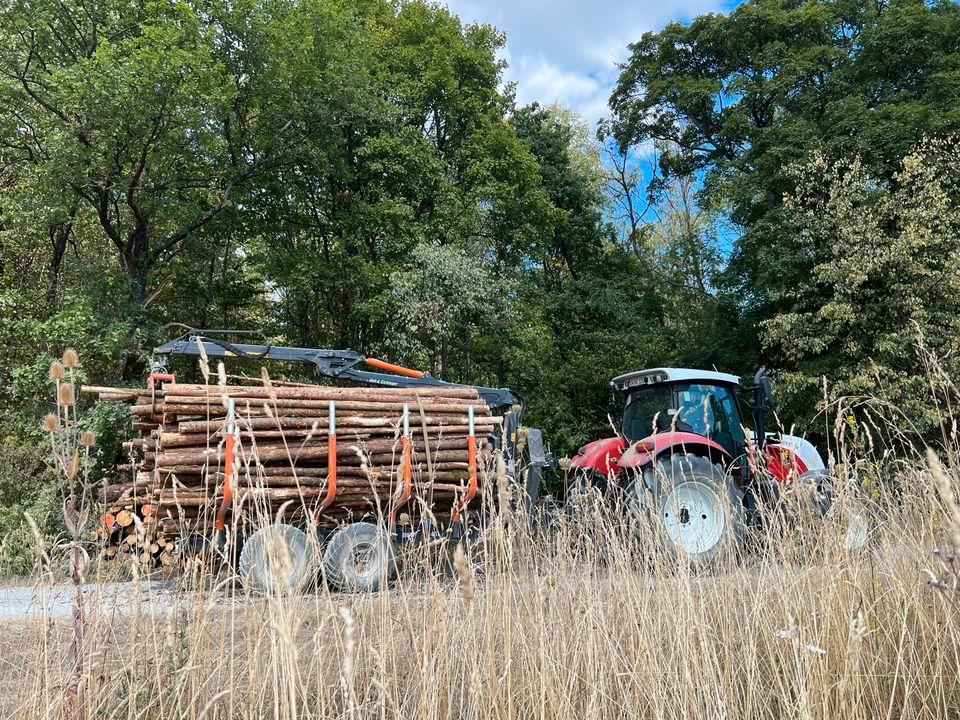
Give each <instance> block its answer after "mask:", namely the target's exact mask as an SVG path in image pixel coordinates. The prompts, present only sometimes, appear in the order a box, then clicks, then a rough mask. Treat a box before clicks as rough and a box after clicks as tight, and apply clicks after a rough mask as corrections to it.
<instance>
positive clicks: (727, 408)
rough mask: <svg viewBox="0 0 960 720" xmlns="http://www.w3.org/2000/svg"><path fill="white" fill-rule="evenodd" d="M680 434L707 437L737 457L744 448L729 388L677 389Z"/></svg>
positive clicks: (693, 385) (693, 386) (696, 386)
mask: <svg viewBox="0 0 960 720" xmlns="http://www.w3.org/2000/svg"><path fill="white" fill-rule="evenodd" d="M676 393H677V397H676V417H677V420H676V427H677V430H685V431H687V432H695V433H697V434H698V435H704V436H705V437H708V438H710V439H711V440H713V441H714V442H716V443H719V444H720V445H722V446H723V447H724V448H726V449H727V450H728V451H729V452H730V454H731V455H738V454H739V453H740V447H742V445H743V442H744V438H743V428H742V427H741V425H740V412H739V408H738V406H737V398H736V397H735V396H734V394H733V391H732V390H731V389H729V388H726V387H723V386H719V385H701V384H697V383H690V384H679V385H677V387H676Z"/></svg>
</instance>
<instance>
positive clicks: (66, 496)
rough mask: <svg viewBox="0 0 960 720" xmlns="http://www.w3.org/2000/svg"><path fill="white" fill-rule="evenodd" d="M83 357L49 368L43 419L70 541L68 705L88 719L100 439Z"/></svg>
mask: <svg viewBox="0 0 960 720" xmlns="http://www.w3.org/2000/svg"><path fill="white" fill-rule="evenodd" d="M78 367H79V357H78V356H77V352H76V351H75V350H73V349H69V348H68V349H67V350H66V351H65V352H64V353H63V357H62V359H60V360H55V361H54V362H52V363H51V364H50V381H51V382H52V383H53V384H54V387H55V391H54V395H55V401H56V410H55V412H51V413H49V414H48V415H47V416H46V417H45V418H44V420H43V428H44V430H46V432H47V434H48V435H49V438H50V453H51V458H52V461H53V472H54V476H55V478H56V482H57V485H58V487H59V490H60V496H61V503H62V509H63V521H64V527H65V528H66V531H67V533H66V537H65V539H64V540H62V541H61V542H60V548H58V549H64V548H65V549H66V550H67V556H68V558H69V567H70V582H71V584H72V585H73V588H74V599H73V608H72V613H71V616H72V624H71V632H72V636H71V640H70V651H69V652H70V660H71V662H72V676H73V677H72V682H71V684H70V686H69V687H67V688H66V701H67V706H68V707H69V708H70V709H71V710H72V713H71V714H72V715H73V716H74V717H76V718H83V717H84V716H85V712H84V708H85V706H86V704H85V702H84V682H83V679H84V653H85V639H86V638H85V635H86V618H85V607H84V596H83V585H84V583H85V582H86V577H87V570H88V568H89V567H90V556H89V554H88V553H87V551H86V549H85V548H84V546H83V545H84V536H85V535H84V531H85V528H86V527H87V524H88V520H89V516H90V512H91V508H92V507H93V500H94V498H93V496H92V488H91V482H90V452H91V449H92V448H93V446H94V444H95V442H96V438H95V437H94V433H93V431H92V430H89V429H84V428H83V427H82V425H81V423H80V420H79V417H78V414H77V390H78V387H77V368H78Z"/></svg>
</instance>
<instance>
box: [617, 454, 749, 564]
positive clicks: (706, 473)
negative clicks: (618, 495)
mask: <svg viewBox="0 0 960 720" xmlns="http://www.w3.org/2000/svg"><path fill="white" fill-rule="evenodd" d="M643 480H644V484H645V485H646V487H647V490H648V491H649V493H650V495H649V502H648V503H646V505H645V508H646V510H647V512H648V513H649V518H650V524H651V526H652V527H651V531H652V535H653V540H654V542H655V543H656V544H657V546H658V547H660V548H662V549H663V550H664V552H665V553H666V554H667V556H668V557H669V558H672V559H674V560H676V561H679V562H686V563H687V564H688V565H689V567H690V568H691V569H694V570H708V569H711V568H714V567H716V566H717V565H719V564H720V563H722V562H724V561H727V560H731V559H733V558H734V557H736V555H737V554H738V553H739V552H740V550H741V548H742V546H743V535H744V527H745V513H744V507H743V491H742V490H740V488H738V487H737V485H736V483H735V482H734V480H733V478H732V477H731V476H730V475H729V474H727V473H726V472H725V471H724V469H723V467H722V466H720V465H718V464H714V463H712V462H711V461H710V460H709V459H707V458H705V457H700V456H698V455H688V454H685V453H678V454H674V455H671V456H669V457H666V458H663V459H661V460H659V461H658V462H657V463H656V464H655V465H653V466H651V467H649V468H647V469H646V470H645V471H644V476H643ZM638 490H639V488H637V489H636V490H635V493H634V494H636V492H637V491H638ZM635 507H637V509H638V510H639V509H640V507H644V506H643V505H641V504H640V503H639V498H638V500H637V505H636V506H635ZM635 516H636V513H635Z"/></svg>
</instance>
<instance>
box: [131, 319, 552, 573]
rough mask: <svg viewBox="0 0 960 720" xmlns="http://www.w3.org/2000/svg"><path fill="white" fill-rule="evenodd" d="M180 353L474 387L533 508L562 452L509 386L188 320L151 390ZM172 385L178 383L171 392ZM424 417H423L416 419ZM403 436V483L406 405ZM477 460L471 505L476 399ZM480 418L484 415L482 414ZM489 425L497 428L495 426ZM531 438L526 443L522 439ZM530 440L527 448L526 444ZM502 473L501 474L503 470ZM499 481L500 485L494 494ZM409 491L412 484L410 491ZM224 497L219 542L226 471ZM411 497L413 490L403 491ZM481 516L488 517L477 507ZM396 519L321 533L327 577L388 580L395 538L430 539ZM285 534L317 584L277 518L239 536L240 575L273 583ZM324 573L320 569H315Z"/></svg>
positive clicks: (333, 374)
mask: <svg viewBox="0 0 960 720" xmlns="http://www.w3.org/2000/svg"><path fill="white" fill-rule="evenodd" d="M174 356H187V357H196V358H200V357H206V358H208V359H225V358H236V359H239V360H251V361H280V362H291V363H301V364H306V365H308V366H311V367H312V368H313V370H314V372H315V374H316V375H317V376H318V377H322V378H328V379H331V380H335V381H337V382H338V383H349V384H353V385H366V386H374V387H379V388H390V389H405V390H412V391H417V390H420V391H421V392H422V394H424V395H429V394H430V393H431V392H433V391H436V392H456V391H457V390H458V389H463V390H470V391H475V392H476V395H477V396H479V398H480V399H481V400H482V401H484V402H485V403H486V406H487V407H489V408H490V410H493V411H499V412H500V413H502V415H501V421H500V425H499V430H498V431H497V432H495V433H493V434H492V435H491V436H490V438H489V440H490V442H491V443H492V446H493V448H492V449H493V450H494V451H496V452H498V453H499V454H500V455H501V456H502V458H503V463H504V466H505V476H506V480H507V482H509V483H511V485H513V487H514V488H516V489H518V490H519V491H520V492H519V493H517V492H516V491H513V492H511V495H512V496H514V497H516V496H517V495H518V494H519V496H520V500H519V502H521V503H522V504H523V505H524V507H525V509H526V510H527V511H532V510H533V508H534V506H535V504H536V502H537V498H538V493H539V487H540V482H541V478H542V477H543V474H544V472H545V471H546V470H547V469H548V468H550V467H552V466H553V464H554V463H553V458H552V456H551V455H550V453H549V451H548V450H547V449H546V447H545V445H544V442H543V437H542V434H541V432H540V430H539V429H537V428H526V427H523V428H522V432H521V427H522V422H523V416H524V411H525V408H526V402H525V400H524V398H523V396H522V395H521V394H520V393H518V392H516V391H515V390H512V389H510V388H495V387H486V386H479V385H462V384H457V383H450V382H447V381H444V380H441V379H439V378H435V377H433V376H432V375H430V374H429V373H425V372H422V371H419V370H413V369H410V368H406V367H403V366H400V365H396V364H393V363H389V362H385V361H383V360H378V359H376V358H370V357H365V356H364V355H362V354H360V353H358V352H356V351H354V350H349V349H348V350H330V349H320V348H300V347H288V346H282V345H274V344H271V343H270V342H269V341H268V339H267V338H266V336H264V335H263V334H261V333H258V332H254V331H245V330H232V329H194V328H186V329H185V331H184V332H183V334H181V335H180V336H179V337H176V338H174V339H172V340H170V341H168V342H165V343H163V344H162V345H160V346H158V347H156V348H155V349H154V351H153V358H152V362H151V368H150V375H149V376H148V378H147V386H148V388H154V389H159V388H162V387H163V386H164V385H165V384H168V387H169V384H175V382H176V380H175V376H174V375H173V374H172V373H171V358H172V357H174ZM171 392H172V390H171ZM413 419H414V421H416V418H415V417H414V418H413ZM402 422H403V435H402V438H401V439H402V440H403V442H404V446H403V451H402V460H401V464H402V465H403V468H402V473H403V478H404V484H405V485H407V486H409V480H410V468H409V464H410V448H409V438H410V436H411V433H410V427H409V425H410V418H409V417H408V415H407V410H406V407H404V415H403V421H402ZM469 422H470V432H469V435H468V436H467V441H468V443H469V458H470V460H469V463H470V465H471V468H470V471H471V473H472V475H471V478H470V490H468V492H467V497H466V498H465V499H464V500H463V501H462V507H463V508H465V507H466V503H467V502H468V501H469V498H470V497H471V496H472V493H474V492H475V489H476V483H477V481H476V474H477V467H476V464H477V461H476V456H477V449H476V445H475V443H476V440H474V432H473V423H474V418H473V407H472V406H471V407H470V415H469ZM478 422H479V420H478ZM234 423H235V421H234V407H233V400H231V401H230V408H229V412H228V413H227V419H226V432H225V433H224V440H225V452H226V458H225V461H224V467H227V468H230V467H233V457H232V454H233V447H234V446H233V442H234V438H235V436H236V433H237V431H236V429H235V427H234ZM335 424H336V420H335V417H334V403H331V404H330V418H329V425H328V427H329V429H330V442H331V446H330V450H329V455H328V458H329V463H330V464H329V468H328V473H327V477H326V485H327V497H326V498H325V499H324V500H323V501H322V502H321V503H320V505H319V506H318V508H317V511H316V512H317V516H316V519H317V520H319V519H320V517H321V513H322V512H323V511H324V510H325V509H326V507H327V506H328V505H330V503H331V502H332V501H333V499H334V493H335V492H336V477H337V451H336V446H335V442H336V440H335V433H334V430H333V428H334V427H335V426H336V425H335ZM488 431H489V428H488ZM521 436H522V438H523V440H522V443H521V440H520V438H521ZM521 448H522V450H521ZM501 479H502V478H501ZM498 490H499V488H498V487H496V485H495V484H494V486H493V488H492V493H493V494H494V495H495V494H496V493H497V492H498ZM407 494H408V495H409V490H407ZM224 496H225V497H224V500H223V502H222V503H221V505H220V508H219V509H218V511H217V514H216V521H215V529H216V532H217V537H216V539H217V542H218V543H219V544H220V545H221V546H222V545H223V542H224V538H225V533H224V530H225V526H226V512H227V508H228V505H229V502H230V482H229V477H228V478H227V483H226V488H225V492H224ZM402 499H404V500H405V499H406V498H402ZM459 507H460V506H457V505H454V508H453V511H452V513H451V517H450V522H449V524H448V526H447V528H446V531H447V532H448V533H449V535H450V537H451V538H452V539H454V540H458V539H459V538H460V537H461V536H462V535H463V534H464V533H465V532H470V531H471V530H472V529H475V528H468V527H466V525H465V523H464V522H463V518H462V517H461V513H460V512H458V509H459ZM474 517H477V518H479V519H481V520H482V517H480V516H478V515H476V514H475V515H474ZM386 524H387V527H386V528H384V527H378V525H377V524H375V523H371V522H352V523H346V524H342V525H341V526H339V527H337V528H335V529H332V530H331V529H330V528H326V529H325V530H323V531H321V532H322V533H323V534H324V537H323V540H324V541H325V549H324V560H323V564H324V568H325V571H326V575H327V579H328V580H329V581H332V582H333V584H334V585H336V586H338V587H340V588H343V589H355V590H356V589H360V590H363V589H366V590H370V589H374V588H375V587H377V586H379V584H380V582H381V581H383V580H389V579H390V576H391V575H392V573H393V570H394V565H393V544H394V543H396V542H399V541H403V540H409V539H418V538H422V535H423V528H422V527H421V528H420V529H419V530H418V531H413V530H411V529H410V528H404V529H401V528H400V526H399V524H398V523H397V517H396V511H393V512H392V513H391V515H390V516H389V518H387V523H386ZM440 530H441V528H436V527H434V528H430V529H429V530H428V532H430V533H433V534H436V533H438V532H439V531H440ZM277 542H281V543H282V544H283V545H284V546H286V547H287V549H288V550H289V551H290V555H291V557H292V558H293V559H294V562H293V567H292V570H291V575H290V577H291V580H290V582H291V584H294V585H301V584H304V583H306V582H308V576H309V575H310V574H311V568H312V566H311V563H310V562H309V561H308V555H309V553H310V548H309V543H308V542H307V538H306V535H304V533H303V532H302V530H300V529H299V528H297V527H294V526H292V525H285V524H281V525H270V526H268V527H264V528H262V529H261V530H258V531H257V532H255V533H253V534H252V535H250V536H249V537H246V538H238V544H241V543H242V547H241V552H240V553H239V570H240V575H241V577H243V578H244V579H245V581H247V582H249V583H250V584H252V585H253V586H254V587H257V588H259V589H267V588H269V586H270V585H271V584H272V582H273V581H274V579H273V578H272V577H271V571H270V568H269V562H268V559H269V558H268V555H269V547H268V546H269V545H270V544H271V543H273V544H276V543H277ZM314 572H315V571H314Z"/></svg>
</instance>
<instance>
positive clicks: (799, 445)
mask: <svg viewBox="0 0 960 720" xmlns="http://www.w3.org/2000/svg"><path fill="white" fill-rule="evenodd" d="M768 438H770V442H768V443H767V445H766V448H765V450H766V461H767V472H769V473H770V474H771V475H772V476H773V478H774V479H776V480H778V481H780V482H793V481H794V480H796V479H797V478H798V477H799V476H801V475H803V474H804V473H806V472H808V471H810V470H823V469H825V468H826V465H825V464H824V462H823V458H821V457H820V453H819V452H817V448H815V447H814V446H813V444H812V443H811V442H809V441H808V440H805V439H804V438H801V437H797V436H796V435H776V434H773V433H769V434H768Z"/></svg>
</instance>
